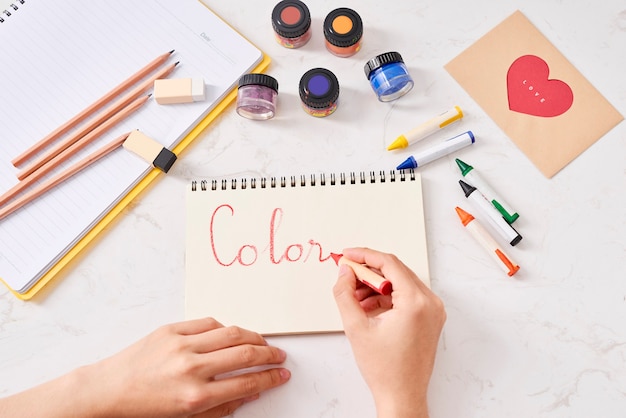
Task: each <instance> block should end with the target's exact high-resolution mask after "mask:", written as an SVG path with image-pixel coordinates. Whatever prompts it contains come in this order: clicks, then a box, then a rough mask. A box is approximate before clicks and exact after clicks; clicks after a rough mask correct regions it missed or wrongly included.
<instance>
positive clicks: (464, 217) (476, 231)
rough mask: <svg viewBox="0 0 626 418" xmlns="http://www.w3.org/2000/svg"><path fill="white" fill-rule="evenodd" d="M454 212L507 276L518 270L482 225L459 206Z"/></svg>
mask: <svg viewBox="0 0 626 418" xmlns="http://www.w3.org/2000/svg"><path fill="white" fill-rule="evenodd" d="M456 213H457V214H458V215H459V218H461V223H462V224H463V226H465V229H467V230H468V231H469V232H470V233H471V234H472V235H473V236H474V238H476V241H478V242H479V243H480V245H482V246H483V248H485V250H487V252H488V253H489V255H491V258H493V259H494V260H495V261H496V262H497V263H498V265H500V267H502V269H503V270H504V272H505V273H506V274H508V275H509V276H512V275H514V274H515V273H517V271H518V270H519V266H518V265H517V264H515V263H514V262H513V260H511V258H510V257H509V256H508V255H506V253H505V252H504V251H503V250H502V249H500V247H499V246H498V243H497V242H496V241H495V240H494V239H493V237H492V236H491V235H489V232H487V230H486V229H485V228H483V226H482V225H481V224H480V223H478V221H477V220H476V219H474V217H473V216H472V215H471V214H469V213H467V212H465V211H464V210H463V209H461V208H460V207H458V206H457V207H456Z"/></svg>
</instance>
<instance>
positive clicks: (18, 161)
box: [11, 49, 174, 180]
mask: <svg viewBox="0 0 626 418" xmlns="http://www.w3.org/2000/svg"><path fill="white" fill-rule="evenodd" d="M173 52H174V50H173V49H172V50H171V51H169V52H166V53H165V54H162V55H159V56H158V57H156V58H155V59H154V60H152V61H150V62H149V63H148V64H146V66H145V67H143V68H142V69H140V70H139V71H137V72H136V73H135V74H133V75H131V76H130V77H129V78H128V79H126V80H125V81H123V82H122V83H121V84H119V85H118V86H117V87H115V88H114V89H113V90H111V91H109V92H108V93H107V94H105V95H104V96H102V97H101V98H100V99H98V100H97V101H96V102H94V103H93V104H91V105H90V106H89V107H87V108H86V109H84V110H83V111H82V112H80V113H79V114H77V115H76V116H74V117H73V118H72V119H70V120H68V121H67V122H65V123H64V124H63V125H61V126H59V127H58V128H57V129H55V130H54V131H52V132H51V133H49V134H48V135H46V136H45V137H44V138H43V139H41V140H40V141H39V142H37V143H36V144H35V145H33V146H32V147H30V148H29V149H27V150H26V151H24V152H23V153H22V154H20V155H18V156H17V157H15V158H14V159H13V160H12V161H11V163H12V164H13V165H14V166H15V167H18V166H20V165H22V164H24V163H25V162H26V160H28V159H30V158H31V157H32V156H33V155H35V154H36V153H38V152H39V151H41V150H42V149H43V148H45V147H47V146H48V145H49V144H51V143H52V142H54V141H56V140H57V139H58V138H59V137H60V136H61V135H63V134H64V133H66V132H67V131H69V130H70V129H72V128H73V127H75V126H76V125H78V124H79V123H81V122H82V121H83V120H85V119H87V118H88V117H89V116H91V115H92V114H93V113H94V112H96V111H97V110H98V109H100V108H101V107H102V106H104V105H105V104H107V103H108V102H110V101H111V100H113V98H115V97H116V96H118V95H120V94H121V93H122V92H123V91H124V90H126V89H127V88H129V87H130V86H132V85H133V84H135V83H136V82H138V81H139V80H141V79H142V78H144V77H145V76H146V75H148V74H149V73H150V72H152V71H154V70H155V69H156V68H157V67H159V66H160V65H161V64H163V63H164V62H165V61H167V59H168V58H169V57H170V56H171V55H172V53H173ZM20 180H21V179H20Z"/></svg>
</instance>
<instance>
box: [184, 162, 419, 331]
mask: <svg viewBox="0 0 626 418" xmlns="http://www.w3.org/2000/svg"><path fill="white" fill-rule="evenodd" d="M355 175H356V182H355V184H352V183H351V182H350V176H349V175H348V173H346V182H345V184H340V183H341V181H340V179H341V176H340V175H337V176H335V183H334V184H332V183H331V176H329V175H326V176H324V178H325V179H326V184H325V185H322V184H321V178H322V176H321V175H318V176H316V185H311V181H310V180H309V178H310V177H308V176H307V180H306V184H305V185H304V186H301V180H300V176H297V178H296V179H295V180H296V181H295V184H294V186H291V180H290V178H287V179H286V181H287V183H286V186H285V187H281V186H278V187H270V186H269V182H268V184H267V187H266V188H262V187H260V182H259V181H257V186H256V188H252V187H251V185H252V184H251V181H247V182H246V184H247V187H246V188H245V189H242V188H241V183H238V187H237V188H236V189H232V188H231V187H232V186H231V180H227V181H226V186H227V188H226V190H221V183H219V188H218V189H217V190H211V187H210V183H209V187H208V188H207V189H208V190H206V191H202V190H199V189H200V186H199V185H196V186H197V187H196V191H193V190H192V186H189V190H188V191H187V203H186V205H187V220H186V222H187V228H186V233H187V236H186V253H185V260H186V274H185V317H186V318H187V319H192V318H200V317H204V316H206V315H212V316H215V317H217V318H220V321H222V322H223V323H224V325H233V324H234V325H238V326H241V327H244V328H247V329H254V330H256V331H258V332H260V333H262V334H265V335H272V334H293V333H318V332H333V331H341V330H342V329H343V327H342V325H341V320H340V317H339V312H338V311H337V307H336V304H335V302H334V300H333V293H332V287H333V285H334V284H335V281H336V279H337V270H338V267H337V266H336V264H335V262H334V261H333V260H332V259H331V258H329V256H330V253H331V252H335V253H338V252H341V250H342V249H343V248H344V247H351V246H354V245H359V246H367V247H371V248H376V249H378V250H381V251H386V252H392V253H394V254H396V255H397V256H398V257H400V259H401V260H403V261H404V262H405V263H406V264H407V265H408V266H409V267H411V268H412V269H413V270H414V271H415V272H416V274H417V275H418V276H419V277H420V278H421V279H422V281H424V282H425V283H426V284H427V285H430V278H429V271H428V254H427V247H426V232H425V225H424V212H423V204H422V187H421V180H420V177H419V174H417V173H415V174H414V176H411V175H409V174H407V175H401V174H399V173H396V174H395V181H392V178H391V173H386V176H385V177H384V179H385V181H384V182H383V181H382V179H383V177H382V175H380V174H379V173H376V174H374V179H375V181H374V182H371V178H372V176H371V175H370V174H369V173H367V174H365V177H364V182H363V183H361V181H360V178H361V176H360V174H359V173H355ZM278 182H279V183H280V180H278Z"/></svg>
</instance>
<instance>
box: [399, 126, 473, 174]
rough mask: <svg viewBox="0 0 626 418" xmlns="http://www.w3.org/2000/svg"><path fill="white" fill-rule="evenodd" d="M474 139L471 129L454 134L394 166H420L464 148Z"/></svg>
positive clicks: (402, 167) (400, 168)
mask: <svg viewBox="0 0 626 418" xmlns="http://www.w3.org/2000/svg"><path fill="white" fill-rule="evenodd" d="M474 141H475V138H474V134H473V133H472V131H467V132H464V133H462V134H461V135H458V136H455V137H454V138H450V139H446V140H445V141H443V142H441V143H440V144H438V145H435V146H434V147H431V148H429V149H427V150H424V151H422V152H420V153H419V154H416V155H412V156H410V157H409V158H407V159H406V160H404V161H403V162H402V163H401V164H400V165H399V166H398V167H396V169H397V170H404V169H407V168H417V167H421V166H423V165H424V164H426V163H429V162H431V161H434V160H436V159H437V158H441V157H443V156H446V155H448V154H451V153H453V152H454V151H458V150H460V149H461V148H465V147H466V146H468V145H472V144H473V143H474Z"/></svg>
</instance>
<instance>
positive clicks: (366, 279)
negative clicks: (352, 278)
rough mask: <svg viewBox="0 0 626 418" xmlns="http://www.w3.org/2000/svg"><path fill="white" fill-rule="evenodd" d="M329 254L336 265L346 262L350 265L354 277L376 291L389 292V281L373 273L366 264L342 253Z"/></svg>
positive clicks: (387, 293) (386, 293)
mask: <svg viewBox="0 0 626 418" xmlns="http://www.w3.org/2000/svg"><path fill="white" fill-rule="evenodd" d="M330 256H331V257H332V258H333V260H335V263H336V264H337V265H338V266H340V265H342V264H347V265H349V266H350V267H352V270H354V274H355V275H356V278H357V279H359V280H360V281H361V282H363V283H365V284H366V285H368V286H369V287H371V288H372V289H374V290H375V291H377V292H378V293H380V294H383V295H389V294H391V290H392V289H391V282H390V281H389V280H387V279H385V278H384V277H383V276H381V275H379V274H377V273H374V272H373V271H372V270H370V269H369V268H368V267H367V266H366V265H364V264H359V263H356V262H354V261H352V260H349V259H347V258H346V257H344V256H343V254H335V253H330Z"/></svg>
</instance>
